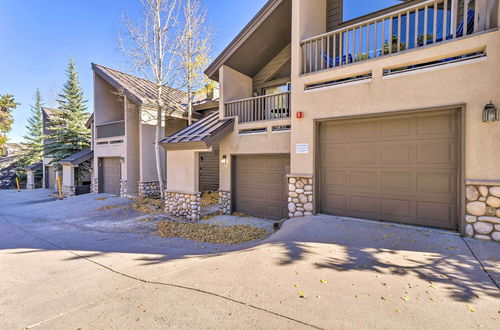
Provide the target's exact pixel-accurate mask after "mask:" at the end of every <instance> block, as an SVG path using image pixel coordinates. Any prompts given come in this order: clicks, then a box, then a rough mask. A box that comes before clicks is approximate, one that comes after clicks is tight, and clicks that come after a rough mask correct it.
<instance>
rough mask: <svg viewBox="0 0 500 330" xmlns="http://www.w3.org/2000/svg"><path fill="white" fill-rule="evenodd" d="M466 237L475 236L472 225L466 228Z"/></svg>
mask: <svg viewBox="0 0 500 330" xmlns="http://www.w3.org/2000/svg"><path fill="white" fill-rule="evenodd" d="M465 235H466V236H467V237H472V236H474V228H473V227H472V225H467V226H465Z"/></svg>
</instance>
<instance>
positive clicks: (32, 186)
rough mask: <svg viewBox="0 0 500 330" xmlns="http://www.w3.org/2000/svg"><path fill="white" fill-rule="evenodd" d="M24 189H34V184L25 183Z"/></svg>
mask: <svg viewBox="0 0 500 330" xmlns="http://www.w3.org/2000/svg"><path fill="white" fill-rule="evenodd" d="M26 189H27V190H33V189H35V185H34V184H29V183H28V184H26Z"/></svg>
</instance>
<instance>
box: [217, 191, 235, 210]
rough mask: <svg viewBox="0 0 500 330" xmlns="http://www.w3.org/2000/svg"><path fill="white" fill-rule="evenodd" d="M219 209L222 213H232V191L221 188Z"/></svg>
mask: <svg viewBox="0 0 500 330" xmlns="http://www.w3.org/2000/svg"><path fill="white" fill-rule="evenodd" d="M219 211H220V212H221V213H222V214H226V215H231V211H232V206H231V192H230V191H224V190H219Z"/></svg>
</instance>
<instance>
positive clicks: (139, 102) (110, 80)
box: [92, 63, 144, 106]
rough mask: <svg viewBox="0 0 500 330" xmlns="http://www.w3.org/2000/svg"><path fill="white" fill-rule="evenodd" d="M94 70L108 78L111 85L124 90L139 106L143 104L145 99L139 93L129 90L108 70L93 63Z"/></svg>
mask: <svg viewBox="0 0 500 330" xmlns="http://www.w3.org/2000/svg"><path fill="white" fill-rule="evenodd" d="M92 70H94V72H95V73H96V74H98V75H99V77H101V78H102V79H104V80H106V82H107V83H109V84H110V85H111V86H113V87H114V88H116V89H117V90H118V91H123V93H124V94H125V96H126V97H128V98H129V99H131V100H132V102H134V103H135V104H137V105H138V106H142V105H143V103H144V100H143V99H142V98H140V97H139V96H138V95H136V94H134V93H132V92H131V91H129V90H128V89H126V88H125V87H123V86H122V85H121V84H119V83H118V82H117V81H116V80H115V79H113V78H112V77H110V76H109V75H108V74H107V73H106V72H104V71H103V70H102V69H101V68H100V67H99V66H98V65H97V64H95V63H92Z"/></svg>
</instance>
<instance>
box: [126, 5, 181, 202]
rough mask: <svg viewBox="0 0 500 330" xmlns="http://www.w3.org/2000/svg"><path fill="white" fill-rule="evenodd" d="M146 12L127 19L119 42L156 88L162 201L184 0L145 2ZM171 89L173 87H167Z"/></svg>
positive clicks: (134, 65)
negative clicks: (163, 148)
mask: <svg viewBox="0 0 500 330" xmlns="http://www.w3.org/2000/svg"><path fill="white" fill-rule="evenodd" d="M141 3H142V7H143V13H142V18H141V20H140V21H139V22H134V21H132V20H131V19H129V18H128V17H126V16H125V17H124V19H123V25H124V31H121V32H120V31H119V35H118V41H119V45H120V48H121V50H122V52H123V53H124V54H126V55H127V56H129V58H130V59H131V62H132V69H133V70H134V71H140V72H142V74H143V75H144V77H145V78H146V79H147V80H149V81H151V82H152V83H153V84H154V85H155V89H156V90H155V94H156V95H155V96H156V99H155V107H156V118H155V119H156V135H155V156H156V170H157V174H158V181H159V185H160V194H161V198H163V197H164V191H165V187H164V179H163V178H164V176H163V169H162V166H161V159H160V157H161V153H160V140H161V139H162V137H163V136H162V122H164V123H165V125H166V120H165V121H163V118H167V116H168V115H170V114H171V112H172V111H173V109H174V108H175V106H176V105H175V104H169V103H168V102H167V104H166V102H165V100H170V99H172V98H171V97H170V93H173V92H174V90H173V88H171V87H173V86H174V84H175V82H176V76H177V74H178V71H179V70H178V69H177V68H176V65H177V62H178V60H177V58H176V56H177V55H176V46H177V45H176V43H177V42H178V40H179V37H178V35H179V32H178V29H177V27H178V20H179V11H180V0H141ZM166 86H170V87H166Z"/></svg>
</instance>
